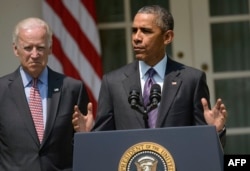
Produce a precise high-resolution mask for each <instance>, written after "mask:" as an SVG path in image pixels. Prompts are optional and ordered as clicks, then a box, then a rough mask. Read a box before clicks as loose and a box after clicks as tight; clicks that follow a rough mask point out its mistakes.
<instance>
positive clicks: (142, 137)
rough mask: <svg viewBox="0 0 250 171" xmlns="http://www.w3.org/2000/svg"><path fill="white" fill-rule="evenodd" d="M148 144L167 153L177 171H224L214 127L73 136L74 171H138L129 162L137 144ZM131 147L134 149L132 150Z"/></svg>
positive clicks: (163, 169) (161, 169) (170, 128)
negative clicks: (154, 145)
mask: <svg viewBox="0 0 250 171" xmlns="http://www.w3.org/2000/svg"><path fill="white" fill-rule="evenodd" d="M148 143H149V144H156V147H153V146H151V147H153V148H161V147H163V148H164V149H166V150H167V152H169V153H170V156H172V159H173V160H174V164H175V170H176V171H223V150H222V147H221V144H220V142H219V138H218V136H217V133H216V130H215V127H213V126H189V127H168V128H156V129H135V130H116V131H100V132H89V133H75V137H74V161H73V171H99V170H104V171H139V170H140V169H138V167H137V166H136V163H135V162H130V163H129V160H132V159H131V158H132V157H133V158H135V155H136V153H135V151H136V152H138V151H139V148H137V147H139V146H137V144H140V145H141V144H146V145H147V144H148ZM158 145H159V146H158ZM134 147H135V148H137V149H134V150H132V149H133V148H134ZM130 150H131V151H130ZM150 150H151V151H153V152H154V149H152V148H151V149H150ZM161 151H163V150H161ZM126 153H127V154H126ZM141 153H143V151H141ZM154 153H155V152H154ZM156 153H157V152H156ZM164 153H165V152H164ZM164 153H163V152H160V153H159V155H160V158H161V157H162V158H164V157H166V154H164ZM164 155H165V156H164ZM147 157H149V158H150V156H148V155H147ZM122 160H124V163H125V164H126V166H121V165H125V164H124V163H123V164H122V162H121V161H122ZM158 165H159V166H158V167H159V169H155V168H154V169H155V171H156V170H157V171H165V170H166V171H171V169H172V168H168V169H167V168H164V167H165V166H163V165H165V164H162V166H160V162H158ZM118 168H119V169H118ZM121 168H122V169H121ZM154 169H151V170H150V171H154Z"/></svg>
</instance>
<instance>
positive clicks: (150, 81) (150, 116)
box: [143, 68, 158, 128]
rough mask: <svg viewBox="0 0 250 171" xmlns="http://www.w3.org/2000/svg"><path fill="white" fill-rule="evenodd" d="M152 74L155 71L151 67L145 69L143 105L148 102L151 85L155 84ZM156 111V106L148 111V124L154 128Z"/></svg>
mask: <svg viewBox="0 0 250 171" xmlns="http://www.w3.org/2000/svg"><path fill="white" fill-rule="evenodd" d="M154 74H156V71H155V70H154V69H153V68H150V69H149V70H148V71H147V75H148V78H147V80H146V82H145V85H144V91H143V102H144V106H145V107H146V106H147V105H148V104H149V96H150V89H151V86H152V85H153V84H155V81H154V78H153V76H154ZM157 113H158V108H156V109H154V110H152V111H150V112H149V113H148V124H149V127H150V128H155V124H156V119H157Z"/></svg>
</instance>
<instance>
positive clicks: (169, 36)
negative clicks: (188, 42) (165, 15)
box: [164, 30, 174, 45]
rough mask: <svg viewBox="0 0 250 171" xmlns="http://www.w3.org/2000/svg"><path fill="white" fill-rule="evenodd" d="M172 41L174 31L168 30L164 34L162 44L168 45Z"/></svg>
mask: <svg viewBox="0 0 250 171" xmlns="http://www.w3.org/2000/svg"><path fill="white" fill-rule="evenodd" d="M173 39H174V31H173V30H168V31H166V32H165V33H164V44H165V45H168V44H170V43H171V42H172V41H173Z"/></svg>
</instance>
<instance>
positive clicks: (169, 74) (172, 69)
mask: <svg viewBox="0 0 250 171" xmlns="http://www.w3.org/2000/svg"><path fill="white" fill-rule="evenodd" d="M176 64H177V63H175V62H174V61H172V60H171V59H169V58H168V63H167V70H166V72H165V78H164V83H163V89H162V99H161V103H160V106H159V111H158V113H159V116H158V120H157V125H156V126H157V127H161V126H162V124H163V123H164V122H165V120H166V117H167V115H168V111H169V109H170V107H171V105H172V103H173V101H174V98H175V96H176V94H177V92H178V90H179V87H180V86H181V84H182V80H181V79H180V77H179V75H180V71H179V70H180V66H181V65H178V64H177V65H176Z"/></svg>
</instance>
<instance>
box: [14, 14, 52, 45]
mask: <svg viewBox="0 0 250 171" xmlns="http://www.w3.org/2000/svg"><path fill="white" fill-rule="evenodd" d="M37 26H40V27H44V28H45V29H46V33H47V36H48V44H49V46H51V45H52V31H51V29H50V27H49V25H48V24H47V23H46V22H45V21H44V20H42V19H40V18H34V17H32V18H26V19H24V20H22V21H20V22H19V23H18V24H17V25H16V27H15V29H14V31H13V34H12V42H13V43H15V44H17V42H18V38H19V32H20V29H27V28H32V27H37Z"/></svg>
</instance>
